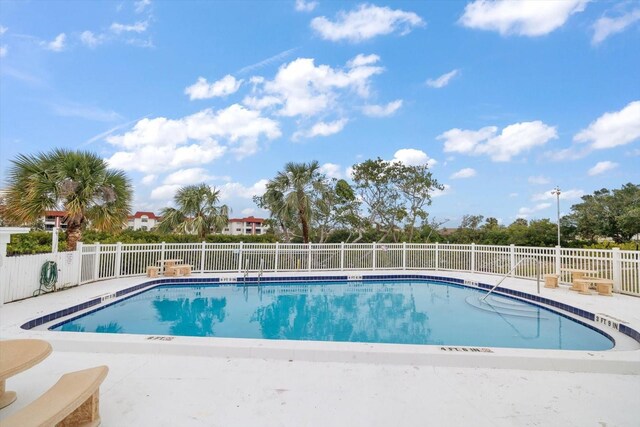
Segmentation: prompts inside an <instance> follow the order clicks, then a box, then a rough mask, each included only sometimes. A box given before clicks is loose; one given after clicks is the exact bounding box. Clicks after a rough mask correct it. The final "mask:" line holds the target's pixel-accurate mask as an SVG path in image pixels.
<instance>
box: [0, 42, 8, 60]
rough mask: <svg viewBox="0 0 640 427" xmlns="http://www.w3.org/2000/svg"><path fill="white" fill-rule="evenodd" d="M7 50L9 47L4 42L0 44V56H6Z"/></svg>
mask: <svg viewBox="0 0 640 427" xmlns="http://www.w3.org/2000/svg"><path fill="white" fill-rule="evenodd" d="M8 51H9V48H7V45H6V44H4V45H2V46H0V58H4V57H5V56H7V52H8Z"/></svg>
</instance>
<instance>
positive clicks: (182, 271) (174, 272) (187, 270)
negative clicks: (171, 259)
mask: <svg viewBox="0 0 640 427" xmlns="http://www.w3.org/2000/svg"><path fill="white" fill-rule="evenodd" d="M164 275H165V276H173V277H178V276H191V265H189V264H176V265H172V266H171V267H167V269H166V271H165V272H164Z"/></svg>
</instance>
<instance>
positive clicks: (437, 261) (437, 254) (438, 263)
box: [436, 242, 440, 270]
mask: <svg viewBox="0 0 640 427" xmlns="http://www.w3.org/2000/svg"><path fill="white" fill-rule="evenodd" d="M439 269H440V244H439V243H438V242H436V270H439Z"/></svg>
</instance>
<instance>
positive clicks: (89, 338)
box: [0, 271, 640, 374]
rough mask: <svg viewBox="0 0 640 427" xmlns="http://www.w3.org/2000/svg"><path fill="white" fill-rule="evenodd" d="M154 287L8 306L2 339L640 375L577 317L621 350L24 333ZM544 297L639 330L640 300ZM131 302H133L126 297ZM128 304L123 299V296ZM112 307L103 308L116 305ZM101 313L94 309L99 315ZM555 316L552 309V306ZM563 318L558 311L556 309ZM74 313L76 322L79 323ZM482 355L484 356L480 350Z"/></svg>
mask: <svg viewBox="0 0 640 427" xmlns="http://www.w3.org/2000/svg"><path fill="white" fill-rule="evenodd" d="M331 274H337V273H333V272H329V273H327V272H323V273H307V272H304V273H303V275H304V276H327V275H331ZM349 274H350V275H365V276H366V275H371V274H375V275H398V274H403V272H399V271H375V272H371V271H361V272H349ZM406 274H425V275H430V276H441V277H453V278H459V279H463V280H469V281H479V282H482V283H487V284H492V283H495V282H496V281H497V279H498V278H497V277H496V276H491V275H481V274H469V273H458V272H444V271H438V272H434V271H411V272H406ZM301 275H302V274H300V273H298V274H295V273H273V274H268V275H265V276H267V277H268V276H277V277H299V276H301ZM192 277H193V278H206V277H212V278H213V277H218V278H219V277H238V275H237V274H208V275H200V274H195V275H193V276H192ZM148 281H150V279H148V278H146V277H134V278H122V279H115V280H107V281H102V282H95V283H92V284H88V285H84V286H80V287H76V288H73V289H69V290H66V291H64V292H58V293H54V294H48V295H44V296H41V297H38V298H30V299H27V300H23V301H19V302H15V303H11V304H7V305H5V306H4V307H2V308H1V309H0V310H2V319H3V321H2V327H1V328H0V333H1V334H2V336H3V338H13V337H26V336H28V337H34V338H35V337H37V338H42V339H46V340H48V341H49V342H51V343H52V345H53V346H54V349H56V350H59V351H73V352H82V351H98V352H112V353H131V354H155V353H158V352H159V353H162V354H171V355H176V356H179V355H191V356H204V357H225V358H269V359H277V360H300V361H309V362H335V363H347V362H349V363H352V362H353V363H377V364H395V365H403V364H414V365H431V366H449V367H469V368H503V369H525V370H551V371H571V372H601V373H616V374H640V343H638V342H636V341H635V340H633V339H631V338H630V337H628V336H626V335H623V334H621V333H619V332H617V331H616V330H614V329H613V328H609V327H607V326H605V325H600V324H596V323H595V322H592V321H589V320H587V319H584V318H581V317H577V316H573V315H571V314H569V313H567V315H569V316H570V317H574V318H577V319H578V320H580V321H581V322H583V323H586V324H589V325H592V326H594V327H597V328H598V329H600V330H602V331H604V332H606V333H608V334H609V335H611V336H612V337H613V338H614V339H615V341H616V346H615V347H614V349H612V350H608V351H575V350H571V351H567V350H538V349H511V348H481V349H478V348H470V347H464V346H436V345H406V344H370V343H345V342H314V341H287V340H262V339H244V338H237V339H236V338H203V337H168V338H167V337H158V336H149V335H134V334H98V333H70V332H59V331H49V330H46V328H47V327H50V326H51V325H55V324H57V323H60V322H61V321H63V320H64V318H61V319H57V320H55V321H52V322H50V323H48V324H45V325H43V326H40V327H37V328H34V329H32V330H24V329H21V328H20V326H21V325H22V324H24V323H25V322H27V321H28V320H31V319H33V318H35V317H40V316H42V315H46V314H49V313H53V312H55V311H58V310H62V309H65V308H68V307H70V306H73V305H75V304H79V303H82V302H86V301H88V300H90V299H92V298H95V297H96V296H98V295H104V294H109V293H113V292H116V291H118V290H122V289H126V288H129V287H131V286H135V285H137V284H141V283H145V282H148ZM502 286H504V287H507V288H510V289H516V290H520V291H523V292H527V293H536V283H535V281H531V280H522V279H507V280H506V281H505V282H503V284H502ZM540 296H542V297H546V298H552V299H555V300H556V301H560V302H564V303H566V304H568V305H571V306H573V307H576V308H580V309H583V310H587V311H590V312H592V313H601V314H605V315H608V316H610V317H613V318H616V319H620V320H621V321H624V322H625V323H626V324H628V325H629V326H630V327H632V328H634V329H636V330H640V327H639V326H640V315H639V314H640V299H639V298H634V297H630V296H624V295H619V294H616V295H614V296H612V297H605V296H599V295H581V294H578V293H575V292H572V291H569V290H568V288H567V287H560V288H558V289H546V288H544V287H543V286H541V289H540ZM125 297H126V296H125ZM123 298H124V297H123ZM112 302H113V300H109V301H106V302H105V303H104V304H108V303H112ZM95 308H96V306H94V307H91V308H89V309H87V310H85V311H88V310H94V309H95ZM550 308H551V309H553V307H550ZM556 311H557V310H556ZM80 313H82V312H78V313H74V314H73V315H71V316H69V317H74V316H77V315H78V314H80ZM478 350H481V351H478Z"/></svg>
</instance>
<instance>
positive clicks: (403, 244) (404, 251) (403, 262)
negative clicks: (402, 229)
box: [402, 242, 407, 270]
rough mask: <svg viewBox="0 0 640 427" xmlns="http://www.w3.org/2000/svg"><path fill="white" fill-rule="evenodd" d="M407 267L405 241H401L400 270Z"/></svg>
mask: <svg viewBox="0 0 640 427" xmlns="http://www.w3.org/2000/svg"><path fill="white" fill-rule="evenodd" d="M406 269H407V242H402V270H406Z"/></svg>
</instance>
